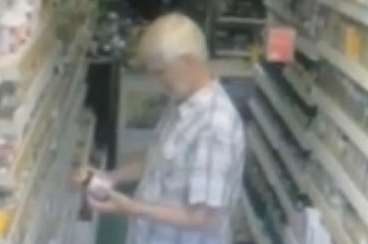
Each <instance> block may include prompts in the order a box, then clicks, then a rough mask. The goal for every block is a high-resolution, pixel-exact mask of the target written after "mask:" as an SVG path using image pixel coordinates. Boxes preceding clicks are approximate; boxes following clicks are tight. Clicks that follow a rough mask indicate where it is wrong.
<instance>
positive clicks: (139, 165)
mask: <svg viewBox="0 0 368 244" xmlns="http://www.w3.org/2000/svg"><path fill="white" fill-rule="evenodd" d="M145 166H146V157H145V152H144V151H142V152H137V153H134V154H132V155H130V156H129V158H128V160H127V161H126V162H124V163H123V164H122V165H121V166H120V167H119V168H118V169H117V170H115V171H113V172H111V173H110V176H111V177H112V180H113V181H114V183H115V184H127V183H135V182H137V181H139V180H140V179H141V178H142V175H143V172H144V169H145Z"/></svg>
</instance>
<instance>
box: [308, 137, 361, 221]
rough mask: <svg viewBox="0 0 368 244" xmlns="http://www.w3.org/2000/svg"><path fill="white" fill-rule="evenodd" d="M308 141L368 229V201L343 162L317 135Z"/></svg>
mask: <svg viewBox="0 0 368 244" xmlns="http://www.w3.org/2000/svg"><path fill="white" fill-rule="evenodd" d="M308 141H309V142H310V144H311V145H312V149H313V152H314V153H315V154H316V156H317V159H318V161H319V162H320V163H321V164H322V166H323V167H324V168H325V169H326V171H327V172H328V173H329V174H330V175H331V177H332V178H333V179H334V182H335V184H336V186H337V187H338V188H339V189H340V190H341V192H342V193H343V195H344V196H345V197H346V199H347V200H348V201H349V202H350V204H351V205H352V206H353V208H354V209H355V211H356V212H357V214H358V216H359V217H360V218H361V219H362V221H363V223H364V224H365V225H366V226H367V228H368V212H367V209H368V199H367V198H366V197H365V195H364V194H363V193H362V192H361V191H360V190H359V189H358V188H357V186H356V185H355V183H354V182H353V180H352V179H351V178H350V176H349V175H348V174H347V173H346V172H345V170H344V168H343V167H342V164H341V162H339V160H338V159H337V158H336V157H335V156H333V155H332V154H331V153H330V152H329V151H328V149H327V148H326V146H325V145H323V143H322V142H321V141H320V140H319V139H318V138H317V137H316V136H315V135H313V134H309V136H308Z"/></svg>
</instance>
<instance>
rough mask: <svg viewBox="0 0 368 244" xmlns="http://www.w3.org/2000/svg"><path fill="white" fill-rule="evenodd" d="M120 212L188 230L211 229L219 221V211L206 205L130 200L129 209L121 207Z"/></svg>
mask: <svg viewBox="0 0 368 244" xmlns="http://www.w3.org/2000/svg"><path fill="white" fill-rule="evenodd" d="M122 213H123V214H127V215H131V216H133V217H134V216H140V217H143V218H147V219H151V220H153V221H157V222H161V223H166V224H169V225H175V226H177V227H180V228H185V229H189V230H201V231H202V230H204V231H205V230H211V229H214V228H215V227H216V226H218V224H219V222H220V221H219V219H220V214H219V211H218V210H215V209H211V208H208V207H206V206H196V207H191V208H183V207H182V208H180V207H169V206H160V205H151V204H147V203H143V202H137V201H132V203H131V209H130V210H129V211H127V210H126V209H124V208H123V209H122Z"/></svg>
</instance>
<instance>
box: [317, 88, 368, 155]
mask: <svg viewBox="0 0 368 244" xmlns="http://www.w3.org/2000/svg"><path fill="white" fill-rule="evenodd" d="M312 96H313V100H314V101H316V103H317V104H318V106H319V107H320V109H321V110H322V112H323V113H325V114H327V115H328V116H329V117H331V118H332V120H333V121H334V123H335V124H336V125H337V126H338V127H339V128H340V130H341V131H342V132H343V133H344V134H345V135H346V136H347V137H348V138H349V139H350V141H352V142H353V143H354V144H355V145H356V146H357V148H359V150H360V151H361V152H362V153H363V154H364V155H365V156H366V157H367V158H368V146H367V145H368V134H367V132H366V131H364V129H362V128H361V127H360V126H359V125H358V124H357V123H356V122H355V121H354V120H353V119H351V118H350V117H349V116H348V115H347V114H346V113H345V112H344V111H343V110H342V109H341V108H340V107H339V106H338V105H337V104H336V103H335V102H334V101H333V100H332V99H331V98H330V97H329V96H328V95H327V94H326V93H325V92H324V91H323V90H322V89H320V88H318V87H317V86H315V87H314V88H313V92H312Z"/></svg>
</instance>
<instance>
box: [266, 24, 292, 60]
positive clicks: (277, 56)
mask: <svg viewBox="0 0 368 244" xmlns="http://www.w3.org/2000/svg"><path fill="white" fill-rule="evenodd" d="M295 41H296V31H295V29H293V28H291V27H284V26H278V27H269V28H268V31H267V39H266V59H267V61H268V62H277V63H289V62H293V61H294V55H295Z"/></svg>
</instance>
